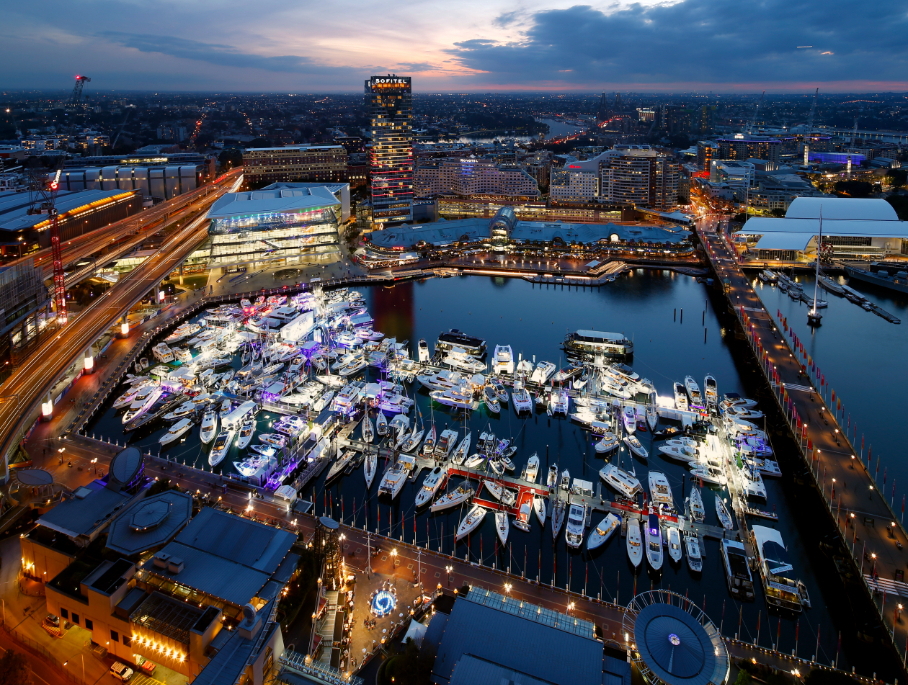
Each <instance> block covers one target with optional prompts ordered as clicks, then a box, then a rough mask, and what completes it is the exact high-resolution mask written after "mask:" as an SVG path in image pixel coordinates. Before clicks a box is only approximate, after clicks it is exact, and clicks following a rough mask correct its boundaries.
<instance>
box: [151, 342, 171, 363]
mask: <svg viewBox="0 0 908 685" xmlns="http://www.w3.org/2000/svg"><path fill="white" fill-rule="evenodd" d="M151 353H152V355H154V358H155V359H157V360H158V361H159V362H161V363H162V364H169V363H170V362H172V361H173V350H171V349H170V346H169V345H168V344H167V343H165V342H161V343H158V344H157V345H155V346H154V347H152V348H151Z"/></svg>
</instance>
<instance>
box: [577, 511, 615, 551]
mask: <svg viewBox="0 0 908 685" xmlns="http://www.w3.org/2000/svg"><path fill="white" fill-rule="evenodd" d="M619 525H621V518H620V517H618V516H615V514H609V515H608V516H606V517H605V518H604V519H602V520H601V521H600V522H599V525H598V526H596V528H595V530H593V532H592V533H590V536H589V538H587V541H586V548H587V549H588V550H590V551H592V550H594V549H596V548H597V547H601V546H602V545H604V544H605V542H606V541H607V540H608V539H609V538H610V537H611V536H612V534H613V533H614V532H615V531H616V530H618V526H619Z"/></svg>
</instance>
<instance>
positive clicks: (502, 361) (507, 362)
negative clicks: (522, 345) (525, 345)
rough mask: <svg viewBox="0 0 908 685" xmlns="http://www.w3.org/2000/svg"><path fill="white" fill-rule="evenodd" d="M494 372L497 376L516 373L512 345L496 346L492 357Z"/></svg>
mask: <svg viewBox="0 0 908 685" xmlns="http://www.w3.org/2000/svg"><path fill="white" fill-rule="evenodd" d="M492 372H493V373H496V374H499V375H500V374H503V373H506V374H509V375H510V374H513V373H514V353H513V351H512V350H511V346H510V345H496V346H495V353H494V354H493V355H492Z"/></svg>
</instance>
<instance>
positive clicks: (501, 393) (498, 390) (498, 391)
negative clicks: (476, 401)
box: [489, 378, 509, 404]
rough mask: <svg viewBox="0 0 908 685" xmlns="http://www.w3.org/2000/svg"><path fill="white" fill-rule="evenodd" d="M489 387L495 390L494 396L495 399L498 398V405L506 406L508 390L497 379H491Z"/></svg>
mask: <svg viewBox="0 0 908 685" xmlns="http://www.w3.org/2000/svg"><path fill="white" fill-rule="evenodd" d="M489 385H491V386H492V387H493V388H494V389H495V395H496V397H498V403H499V404H507V403H508V399H509V396H508V390H507V388H505V387H504V384H503V383H502V382H501V381H499V380H498V379H496V378H492V379H490V380H489Z"/></svg>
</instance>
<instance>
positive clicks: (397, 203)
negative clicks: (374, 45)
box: [366, 74, 413, 228]
mask: <svg viewBox="0 0 908 685" xmlns="http://www.w3.org/2000/svg"><path fill="white" fill-rule="evenodd" d="M366 96H367V98H368V102H369V116H370V118H371V124H372V155H371V164H372V223H373V224H375V225H376V227H377V228H381V227H382V225H384V224H388V223H400V222H404V221H412V220H413V100H412V95H411V90H410V77H409V76H395V75H394V74H390V75H388V76H373V77H372V78H370V79H369V80H367V81H366Z"/></svg>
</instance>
